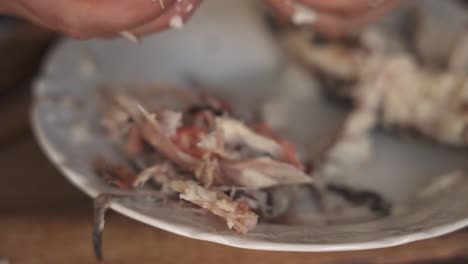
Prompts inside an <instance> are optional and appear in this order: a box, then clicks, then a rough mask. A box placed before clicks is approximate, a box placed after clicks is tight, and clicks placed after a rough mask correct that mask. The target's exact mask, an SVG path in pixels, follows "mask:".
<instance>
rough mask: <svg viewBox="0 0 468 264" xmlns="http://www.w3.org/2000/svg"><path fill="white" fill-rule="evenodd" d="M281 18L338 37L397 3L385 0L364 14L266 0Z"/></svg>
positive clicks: (385, 11) (382, 13)
mask: <svg viewBox="0 0 468 264" xmlns="http://www.w3.org/2000/svg"><path fill="white" fill-rule="evenodd" d="M267 2H268V3H269V4H270V5H271V6H272V7H273V8H274V9H275V10H276V11H277V12H278V13H279V15H280V16H281V17H283V18H286V19H288V20H289V21H293V22H294V23H295V24H298V25H309V26H311V27H313V28H314V30H315V31H317V32H319V33H321V34H323V35H325V36H327V37H329V38H340V37H343V36H344V35H346V34H347V33H349V32H355V31H357V30H358V29H359V28H360V27H362V26H364V25H365V24H367V23H369V22H371V21H374V20H376V19H378V18H379V17H381V16H383V15H384V14H386V13H387V12H389V11H390V10H392V9H393V8H395V7H396V6H397V5H398V2H399V1H397V0H391V1H387V2H385V3H382V5H381V6H378V7H375V8H373V9H370V10H369V11H368V12H366V13H364V14H354V15H349V16H345V15H337V14H336V13H330V12H317V11H316V10H314V9H311V8H307V7H304V6H303V5H302V4H296V3H293V2H292V1H285V0H267Z"/></svg>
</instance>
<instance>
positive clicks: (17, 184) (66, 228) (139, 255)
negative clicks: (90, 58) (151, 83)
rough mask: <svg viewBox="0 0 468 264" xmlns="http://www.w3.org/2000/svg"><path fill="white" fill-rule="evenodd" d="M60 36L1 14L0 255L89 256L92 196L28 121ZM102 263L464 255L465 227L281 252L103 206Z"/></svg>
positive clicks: (451, 258) (400, 259) (39, 259)
mask: <svg viewBox="0 0 468 264" xmlns="http://www.w3.org/2000/svg"><path fill="white" fill-rule="evenodd" d="M58 41H60V36H58V35H56V34H55V33H52V32H49V31H47V30H44V29H41V28H38V27H36V26H33V25H31V24H29V23H27V22H24V21H18V20H14V19H10V18H2V19H0V58H1V60H0V120H1V124H0V168H1V173H0V174H1V175H2V176H1V179H0V257H1V258H0V263H1V264H3V263H95V259H94V256H93V252H92V247H91V229H92V201H91V199H89V198H88V197H86V196H85V195H84V194H82V193H81V192H79V191H78V189H76V188H75V187H74V186H72V185H71V184H70V183H69V182H68V181H67V180H66V179H65V178H64V177H63V176H62V175H60V173H59V172H58V171H57V170H55V169H54V167H53V166H52V165H51V163H50V162H49V161H48V160H47V159H46V157H45V156H44V154H43V153H42V152H41V150H40V149H39V147H38V145H37V143H36V141H35V139H34V137H33V135H32V132H31V128H30V124H29V110H30V103H31V102H30V99H31V98H30V86H31V82H32V81H33V79H34V76H35V75H36V74H37V73H38V71H39V69H40V65H41V62H42V61H43V59H44V57H45V56H46V55H47V51H48V50H50V49H52V48H53V47H54V44H56V43H57V42H58ZM104 251H105V257H106V263H220V262H223V263H226V264H228V263H236V264H237V263H269V264H271V263H285V262H287V263H332V264H334V263H336V264H338V263H363V264H367V263H369V264H371V263H412V264H416V263H418V264H419V263H468V230H462V231H459V232H457V233H454V234H451V235H448V236H444V237H440V238H437V239H432V240H426V241H421V242H416V243H412V244H409V245H405V246H399V247H395V248H389V249H381V250H368V251H358V252H339V253H280V252H263V251H249V250H241V249H234V248H229V247H226V246H221V245H216V244H212V243H208V242H200V241H195V240H191V239H187V238H183V237H179V236H176V235H173V234H170V233H167V232H164V231H161V230H158V229H155V228H152V227H149V226H147V225H145V224H142V223H138V222H136V221H133V220H131V219H128V218H125V217H123V216H119V215H117V214H112V213H111V214H109V217H108V226H107V229H106V232H105V235H104Z"/></svg>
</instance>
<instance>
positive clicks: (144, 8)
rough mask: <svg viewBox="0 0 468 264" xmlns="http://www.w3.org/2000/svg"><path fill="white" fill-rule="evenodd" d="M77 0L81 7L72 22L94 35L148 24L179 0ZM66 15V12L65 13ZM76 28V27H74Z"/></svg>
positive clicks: (78, 29) (74, 14)
mask: <svg viewBox="0 0 468 264" xmlns="http://www.w3.org/2000/svg"><path fill="white" fill-rule="evenodd" d="M74 2H78V3H79V4H77V5H78V7H76V9H75V10H74V11H72V10H70V8H68V9H67V10H70V12H72V13H71V14H70V15H68V17H70V20H71V21H69V23H71V24H72V25H78V26H76V28H77V31H85V32H83V33H85V34H89V35H91V36H99V35H104V34H109V33H110V32H119V31H121V30H123V29H125V28H133V27H136V26H138V25H142V24H145V23H147V22H149V21H152V20H154V19H155V18H157V17H159V16H161V15H162V14H163V13H164V12H166V11H167V10H168V9H170V8H172V6H174V5H175V4H176V0H156V1H149V0H113V1H95V0H84V1H74ZM63 15H66V14H63ZM72 28H73V26H72Z"/></svg>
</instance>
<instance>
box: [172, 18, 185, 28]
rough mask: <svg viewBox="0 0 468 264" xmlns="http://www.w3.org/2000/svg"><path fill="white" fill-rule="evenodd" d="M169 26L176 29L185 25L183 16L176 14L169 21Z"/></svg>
mask: <svg viewBox="0 0 468 264" xmlns="http://www.w3.org/2000/svg"><path fill="white" fill-rule="evenodd" d="M169 26H170V27H171V28H174V29H182V28H183V27H184V21H183V20H182V17H181V16H179V15H176V16H173V17H172V18H171V20H170V21H169Z"/></svg>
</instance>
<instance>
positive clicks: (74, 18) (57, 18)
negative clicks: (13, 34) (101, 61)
mask: <svg viewBox="0 0 468 264" xmlns="http://www.w3.org/2000/svg"><path fill="white" fill-rule="evenodd" d="M201 1H202V0H56V1H52V0H0V12H2V13H5V14H10V15H15V16H19V17H23V18H25V19H28V20H31V21H33V22H35V23H37V24H39V25H42V26H45V27H47V28H50V29H53V30H56V31H59V32H62V33H64V34H67V35H69V36H71V37H74V38H79V39H88V38H93V37H114V36H118V35H119V34H120V33H121V32H130V33H131V34H133V35H135V36H142V35H145V34H149V33H154V32H159V31H162V30H164V29H167V28H168V27H170V26H172V27H176V28H178V27H180V26H182V25H183V23H184V22H185V21H186V20H187V19H188V18H189V17H190V16H191V15H192V14H193V12H194V11H195V9H196V8H197V7H198V6H199V4H200V3H201Z"/></svg>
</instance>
